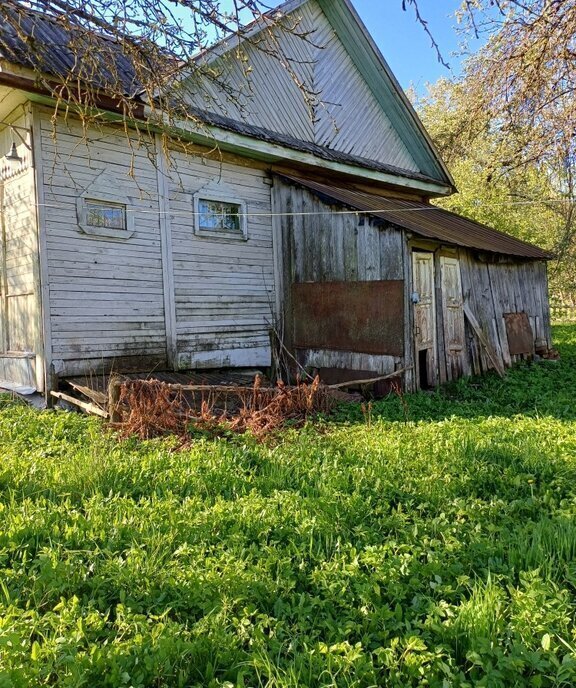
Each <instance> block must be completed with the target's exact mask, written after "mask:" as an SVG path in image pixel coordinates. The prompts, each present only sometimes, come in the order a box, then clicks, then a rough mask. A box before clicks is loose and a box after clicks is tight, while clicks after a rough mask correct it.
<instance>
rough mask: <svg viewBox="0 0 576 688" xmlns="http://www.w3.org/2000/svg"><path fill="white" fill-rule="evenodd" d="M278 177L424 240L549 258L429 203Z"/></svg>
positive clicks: (543, 258) (484, 226)
mask: <svg viewBox="0 0 576 688" xmlns="http://www.w3.org/2000/svg"><path fill="white" fill-rule="evenodd" d="M280 176H281V178H283V179H285V180H287V181H288V182H291V183H295V184H298V185H300V186H303V187H306V188H307V189H309V190H310V191H312V192H314V193H315V194H317V195H318V196H320V197H321V198H324V199H326V200H328V201H329V202H330V201H332V202H334V201H335V202H337V203H341V204H343V205H345V206H348V207H350V208H353V209H355V210H360V211H362V212H366V213H368V214H369V215H370V216H372V217H376V218H379V219H381V220H385V221H386V222H388V223H390V224H393V225H396V226H398V227H402V228H403V229H407V230H409V231H411V232H413V233H414V234H418V235H419V236H421V237H425V238H427V239H436V240H438V241H442V242H446V243H449V244H455V245H456V246H463V247H465V248H473V249H477V250H479V251H489V252H491V253H500V254H504V255H510V256H517V257H519V258H531V259H534V260H549V259H551V258H552V257H553V256H552V254H551V253H549V252H548V251H545V250H544V249H541V248H539V247H538V246H534V245H533V244H529V243H527V242H526V241H521V240H520V239H516V238H515V237H512V236H510V235H509V234H504V232H499V231H497V230H495V229H491V228H490V227H486V225H483V224H480V223H479V222H475V221H474V220H469V219H468V218H465V217H462V216H461V215H457V214H456V213H451V212H450V211H448V210H444V209H443V208H438V207H436V206H433V205H430V204H429V203H422V202H419V201H407V200H404V199H399V198H387V197H383V196H380V195H377V194H370V193H366V192H364V191H357V190H355V189H353V188H351V187H349V186H346V187H344V186H337V185H335V184H322V183H320V182H317V181H314V180H312V179H306V178H302V177H296V176H292V175H285V174H283V175H280Z"/></svg>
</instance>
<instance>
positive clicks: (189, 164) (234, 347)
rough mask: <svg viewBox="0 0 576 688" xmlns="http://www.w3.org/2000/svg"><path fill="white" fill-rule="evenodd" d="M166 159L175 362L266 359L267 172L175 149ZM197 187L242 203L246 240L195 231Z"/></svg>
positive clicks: (269, 288) (270, 266) (270, 259)
mask: <svg viewBox="0 0 576 688" xmlns="http://www.w3.org/2000/svg"><path fill="white" fill-rule="evenodd" d="M171 160H172V164H173V167H172V169H171V170H170V201H169V203H170V224H171V233H172V255H173V263H174V297H175V313H176V331H177V360H178V365H179V367H182V368H185V367H189V368H190V367H193V368H196V367H220V366H222V367H227V366H268V365H270V335H269V330H270V325H271V323H272V321H273V319H274V312H273V311H274V304H275V284H274V254H273V247H272V220H271V217H270V214H271V198H270V180H269V177H268V175H267V174H266V173H265V172H263V171H261V170H258V169H254V168H252V167H249V166H240V165H237V164H232V163H229V162H219V161H214V160H209V159H202V158H194V157H190V156H189V155H188V156H187V155H186V154H185V153H183V152H178V151H175V150H174V151H172V152H171ZM200 191H202V193H205V194H206V196H207V197H210V196H211V195H214V194H215V195H216V196H224V197H230V198H232V199H239V200H242V201H244V202H245V203H246V213H247V215H248V217H247V239H246V240H243V239H234V238H233V239H230V238H219V237H214V238H212V237H207V236H198V235H197V234H195V232H194V216H193V210H194V205H193V199H194V195H195V194H196V193H197V192H200Z"/></svg>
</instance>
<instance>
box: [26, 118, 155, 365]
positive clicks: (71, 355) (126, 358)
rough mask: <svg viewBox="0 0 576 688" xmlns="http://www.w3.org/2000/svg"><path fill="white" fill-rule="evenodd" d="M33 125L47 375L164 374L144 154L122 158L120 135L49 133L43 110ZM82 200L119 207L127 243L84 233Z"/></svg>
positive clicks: (151, 196) (73, 128) (151, 195)
mask: <svg viewBox="0 0 576 688" xmlns="http://www.w3.org/2000/svg"><path fill="white" fill-rule="evenodd" d="M37 126H38V128H39V131H36V132H35V135H36V136H40V137H41V157H42V159H41V161H38V164H40V165H41V179H42V183H43V189H42V191H43V196H44V203H45V206H44V231H45V237H46V263H47V280H48V284H49V294H48V301H49V304H48V306H47V307H48V308H49V313H50V322H51V340H52V341H51V353H52V361H53V366H54V372H55V373H57V374H60V375H74V374H85V373H90V372H93V371H99V370H101V369H103V368H109V367H111V366H113V365H116V366H118V367H127V368H129V367H134V366H137V367H139V368H140V369H144V370H146V369H149V370H151V369H153V368H154V367H155V366H163V365H166V330H165V318H164V297H163V274H162V260H161V251H160V222H159V207H158V181H157V172H156V168H155V166H154V164H153V163H152V161H151V160H150V159H149V156H148V153H149V151H150V149H146V148H145V147H141V146H139V145H138V142H137V141H136V140H134V141H133V147H132V149H130V147H129V146H128V144H127V140H126V137H125V135H124V133H122V132H121V131H119V130H117V129H116V130H114V129H112V128H110V127H104V128H103V129H102V130H98V129H94V128H93V129H90V131H85V130H83V128H82V126H81V124H80V123H79V122H77V121H75V120H73V119H72V118H69V120H68V122H66V123H64V122H63V121H61V120H60V121H58V123H57V125H56V129H55V130H54V129H53V125H52V122H51V121H50V113H49V111H47V110H43V109H39V110H38V116H37ZM53 134H54V135H55V136H54V135H53ZM130 169H132V171H133V177H130V176H129V174H128V173H129V171H130ZM85 192H88V193H89V194H90V196H91V197H93V198H96V199H100V198H101V199H102V200H108V199H109V198H112V199H120V198H121V199H125V201H123V202H125V203H126V206H127V212H129V213H133V214H134V229H135V232H134V234H133V235H132V236H131V237H130V238H129V239H112V238H105V237H100V236H92V235H87V234H84V233H83V232H82V231H81V230H80V228H79V225H78V217H77V207H76V203H77V199H78V198H79V196H81V195H82V194H83V193H85Z"/></svg>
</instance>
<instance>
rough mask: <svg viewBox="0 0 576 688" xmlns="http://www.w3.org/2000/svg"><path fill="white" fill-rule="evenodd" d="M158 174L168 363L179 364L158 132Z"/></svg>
mask: <svg viewBox="0 0 576 688" xmlns="http://www.w3.org/2000/svg"><path fill="white" fill-rule="evenodd" d="M155 144H156V175H157V179H158V209H159V211H160V215H159V218H160V220H159V222H160V246H161V252H162V281H163V292H164V322H165V327H166V356H167V358H168V365H169V366H170V367H171V368H173V369H174V370H177V368H178V340H177V333H176V298H175V294H174V262H173V253H172V223H171V221H170V188H169V175H168V167H167V165H166V156H165V154H164V147H163V145H162V137H161V136H160V135H159V134H156V136H155Z"/></svg>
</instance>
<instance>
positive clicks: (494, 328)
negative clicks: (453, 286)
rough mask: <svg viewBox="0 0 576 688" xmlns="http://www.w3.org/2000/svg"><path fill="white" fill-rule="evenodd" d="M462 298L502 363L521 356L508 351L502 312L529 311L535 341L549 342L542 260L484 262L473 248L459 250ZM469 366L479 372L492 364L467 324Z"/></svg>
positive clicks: (548, 319)
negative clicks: (470, 249)
mask: <svg viewBox="0 0 576 688" xmlns="http://www.w3.org/2000/svg"><path fill="white" fill-rule="evenodd" d="M460 270H461V275H462V291H463V295H464V300H465V301H466V302H467V303H468V304H469V306H470V309H471V310H472V312H473V313H474V314H475V316H476V318H477V319H478V322H479V323H480V325H481V326H482V328H483V330H484V332H485V333H486V335H487V336H488V337H489V340H490V342H491V344H492V347H493V348H494V350H495V351H496V352H497V354H498V356H499V358H500V360H501V361H502V364H503V365H504V366H510V365H512V364H513V363H515V362H516V361H517V360H519V359H520V358H521V356H513V355H510V351H509V347H508V338H507V334H506V326H505V322H504V317H503V316H504V314H505V313H521V312H525V313H526V314H527V315H528V318H529V321H530V325H531V328H532V333H533V337H534V343H535V345H536V346H538V345H543V346H545V347H547V348H550V347H551V346H552V341H551V330H550V305H549V301H548V280H547V274H546V263H545V262H544V261H511V260H508V261H503V262H486V261H485V260H480V259H479V258H478V257H477V256H476V255H475V253H473V252H472V251H465V250H461V251H460ZM467 338H468V352H469V357H470V367H471V370H472V371H473V372H474V373H476V374H480V373H483V372H485V371H486V370H490V369H491V368H493V365H492V363H491V362H490V360H489V357H488V356H487V355H486V351H485V350H484V349H483V347H482V346H480V344H479V342H478V339H477V337H474V336H473V333H472V332H471V330H470V327H469V326H467Z"/></svg>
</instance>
